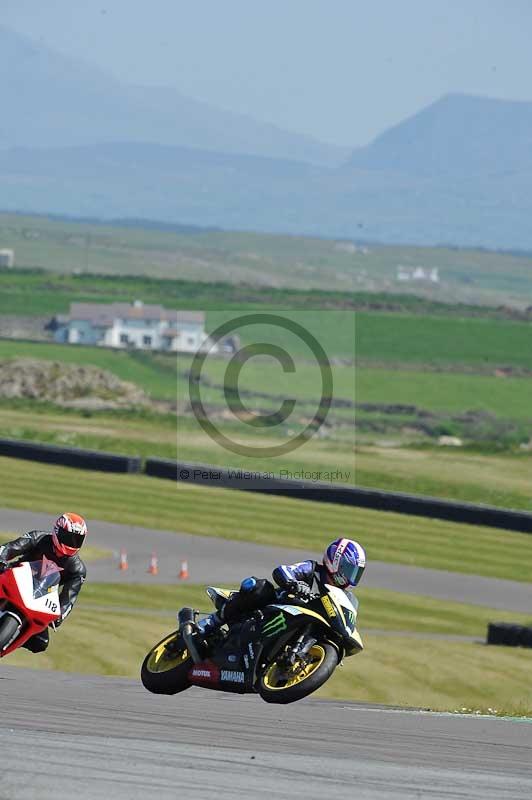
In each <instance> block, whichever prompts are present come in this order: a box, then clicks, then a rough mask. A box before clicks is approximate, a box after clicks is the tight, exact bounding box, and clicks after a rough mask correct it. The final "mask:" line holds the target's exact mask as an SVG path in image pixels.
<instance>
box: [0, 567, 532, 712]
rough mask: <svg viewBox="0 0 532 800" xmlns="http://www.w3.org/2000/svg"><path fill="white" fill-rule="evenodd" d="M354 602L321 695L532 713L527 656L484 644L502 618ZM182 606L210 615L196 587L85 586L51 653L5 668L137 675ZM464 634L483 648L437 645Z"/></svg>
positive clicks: (364, 595) (378, 596)
mask: <svg viewBox="0 0 532 800" xmlns="http://www.w3.org/2000/svg"><path fill="white" fill-rule="evenodd" d="M359 597H360V600H361V606H360V613H359V629H360V631H361V634H362V637H363V640H364V643H365V647H366V649H365V650H364V652H363V653H361V654H359V655H357V656H356V657H353V658H349V659H346V660H345V662H344V666H343V667H342V668H341V669H338V670H337V671H336V673H335V674H334V676H333V678H332V679H331V680H330V681H329V682H328V683H327V684H326V685H325V686H324V687H323V688H322V689H321V690H320V692H319V693H318V696H321V697H329V698H340V699H343V700H358V701H367V702H377V703H391V704H393V705H405V706H421V707H423V708H431V709H443V710H448V711H461V710H462V709H464V708H467V709H468V710H482V711H486V712H488V713H499V714H501V713H513V714H518V715H523V714H531V713H532V694H531V691H530V681H529V676H530V668H531V666H532V652H531V651H527V650H521V649H516V648H505V647H490V648H488V647H485V646H483V645H482V644H481V643H480V641H481V640H482V639H483V638H484V636H485V627H486V622H487V621H489V620H493V619H494V618H496V617H498V616H499V613H500V612H496V611H493V610H490V609H485V608H479V607H476V606H468V605H462V604H459V603H438V602H437V601H435V600H432V599H430V598H425V597H419V596H416V595H403V594H396V593H394V592H382V591H377V590H370V589H365V590H360V592H359ZM182 605H192V606H199V607H200V608H208V605H209V603H208V601H207V598H206V596H205V593H204V591H203V588H202V587H198V586H186V587H182V586H141V585H133V586H123V585H113V584H90V583H88V584H86V585H85V586H84V587H83V590H82V593H81V595H80V598H79V601H78V605H77V607H76V609H75V611H74V613H73V614H72V616H71V617H70V618H69V620H68V622H67V624H65V625H64V626H63V627H62V628H61V629H60V631H59V632H58V633H57V634H54V635H53V636H52V641H51V645H50V647H49V649H48V650H47V651H46V652H45V653H43V654H39V655H37V656H35V655H32V654H31V653H28V652H25V651H18V652H16V653H14V654H13V655H11V656H9V661H8V663H9V664H12V665H19V666H25V667H32V668H45V669H58V670H62V671H73V672H81V673H90V674H92V673H100V674H104V675H123V676H127V677H131V678H137V677H138V674H139V669H140V664H141V662H142V659H143V658H144V656H145V654H146V652H147V651H148V650H149V648H150V647H151V646H153V644H155V642H156V641H158V640H159V639H160V638H162V637H163V636H164V635H165V634H166V633H168V631H170V630H172V629H173V627H174V622H175V609H177V608H179V607H181V606H182ZM166 612H167V616H166ZM507 617H508V618H510V617H511V618H512V619H513V620H515V621H516V622H519V621H523V620H524V619H525V618H524V616H523V615H517V614H509V615H507ZM371 629H378V630H379V631H382V633H381V634H379V635H376V634H374V633H372V632H371ZM366 630H369V631H370V632H368V633H365V631H366ZM387 631H388V632H389V635H386V632H387ZM398 631H402V632H403V633H402V634H401V635H397V632H398ZM392 634H393V635H392ZM468 634H469V635H472V636H475V637H477V636H478V638H479V640H480V641H479V643H473V642H463V643H462V642H455V641H448V640H446V639H445V638H443V639H441V640H438V638H435V637H437V636H438V635H440V636H445V635H450V636H452V635H458V636H459V635H468ZM420 635H421V636H428V637H429V638H419V636H420ZM431 637H433V638H431ZM516 698H517V699H516ZM488 709H489V711H488Z"/></svg>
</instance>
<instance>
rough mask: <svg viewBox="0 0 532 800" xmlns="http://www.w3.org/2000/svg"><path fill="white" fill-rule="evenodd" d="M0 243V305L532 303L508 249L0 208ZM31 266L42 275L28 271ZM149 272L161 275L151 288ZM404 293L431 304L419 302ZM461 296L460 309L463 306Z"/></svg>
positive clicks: (18, 310) (529, 265) (36, 311)
mask: <svg viewBox="0 0 532 800" xmlns="http://www.w3.org/2000/svg"><path fill="white" fill-rule="evenodd" d="M44 200H45V198H43V202H44ZM4 247H6V248H13V249H14V250H15V257H16V264H17V267H20V268H21V269H20V270H19V269H16V270H3V271H2V270H0V312H1V313H4V314H22V315H27V314H32V315H42V314H44V313H46V312H47V311H48V310H50V311H51V312H52V311H59V310H64V309H66V308H68V303H69V300H70V299H71V297H72V295H73V293H74V294H77V295H79V296H80V297H82V298H84V299H85V300H98V298H99V297H104V296H107V295H108V296H109V298H110V299H113V298H115V299H124V300H130V299H131V297H132V296H135V297H142V298H144V299H145V300H146V301H148V300H150V301H151V302H156V303H163V304H164V303H166V302H167V301H168V300H169V298H170V297H171V298H174V297H175V298H176V300H177V298H179V302H180V303H181V304H185V306H186V307H189V305H188V304H189V303H190V302H198V303H199V304H200V305H199V307H200V308H202V307H205V305H207V306H209V307H213V306H216V305H218V307H225V306H226V305H227V304H229V305H233V304H234V303H235V302H237V303H240V304H245V303H253V302H260V303H265V302H269V303H270V304H271V305H273V306H283V305H285V306H288V307H295V308H300V307H305V305H310V306H311V307H318V308H335V307H336V308H346V307H349V308H353V307H356V308H359V309H360V308H373V309H379V308H380V309H382V310H400V309H401V308H411V309H413V310H417V312H418V313H424V312H426V311H427V310H429V311H431V310H432V311H436V312H437V313H439V314H447V313H450V309H449V308H448V307H442V305H441V304H442V303H452V304H456V303H459V304H460V306H461V308H459V309H458V310H457V311H456V313H458V315H462V316H463V315H464V314H465V315H470V314H472V313H473V308H472V306H479V305H480V304H484V305H491V306H499V305H502V304H504V305H511V306H513V307H519V308H523V309H526V308H527V307H528V306H530V305H532V257H531V256H526V257H525V256H518V255H515V254H513V255H512V254H510V253H498V252H486V251H479V250H461V249H458V248H428V247H407V246H397V245H396V246H382V245H376V244H371V245H367V246H366V245H355V244H353V243H352V242H349V241H345V240H327V239H317V238H310V237H302V236H273V235H271V234H259V233H243V232H231V231H219V230H218V231H216V230H210V231H208V230H203V231H202V230H193V229H183V227H182V226H175V229H172V228H171V227H170V226H168V227H165V226H162V229H161V228H159V227H157V225H156V224H155V223H153V224H150V225H148V226H147V227H142V226H141V225H140V224H139V225H136V226H135V225H132V224H126V223H125V222H119V221H118V222H116V223H114V224H104V223H95V222H89V221H83V220H67V219H50V218H47V217H45V216H42V217H30V216H25V215H17V214H0V248H4ZM35 267H38V268H42V269H45V270H46V271H47V272H46V273H45V274H43V275H39V274H34V273H33V272H30V271H29V270H28V268H31V269H33V268H35ZM400 268H402V269H406V270H410V274H412V272H413V271H414V270H416V269H419V268H422V269H423V271H424V272H423V274H424V275H425V276H426V275H427V273H429V272H431V273H432V271H433V270H436V271H437V276H438V281H437V282H434V281H431V280H427V279H426V277H425V279H412V280H408V281H404V280H399V279H398V278H399V270H400ZM51 272H53V273H62V275H52V274H50V273H51ZM89 273H99V274H100V275H101V276H106V277H101V278H97V277H96V276H95V275H94V274H92V275H91V274H89ZM126 275H128V276H130V277H128V278H124V277H122V278H121V277H120V276H126ZM134 276H136V277H134ZM155 278H164V279H166V281H165V282H164V283H162V284H161V285H158V284H157V281H154V280H153V279H155ZM213 282H216V285H213ZM291 289H298V290H299V293H296V292H293V291H290V290H291ZM353 289H355V291H356V297H355V303H354V304H353V298H352V292H353ZM316 290H320V294H319V295H318V294H317V293H316ZM323 291H325V292H326V295H325V296H322V294H321V293H322V292H323ZM335 292H342V293H344V295H343V296H334V293H335ZM393 295H400V299H399V300H398V297H394V296H393ZM414 295H415V296H418V297H421V298H427V299H428V300H429V301H430V303H431V304H433V303H436V304H438V305H437V307H430V308H429V307H428V306H427V305H426V304H425V302H423V303H420V302H419V301H415V298H414V297H413V296H414ZM464 304H469V306H471V307H470V308H468V309H467V311H465V310H464V308H463V305H464ZM453 313H455V312H453ZM479 313H483V312H481V310H480V309H479ZM502 313H503V315H504V314H505V313H509V312H504V311H503V312H502Z"/></svg>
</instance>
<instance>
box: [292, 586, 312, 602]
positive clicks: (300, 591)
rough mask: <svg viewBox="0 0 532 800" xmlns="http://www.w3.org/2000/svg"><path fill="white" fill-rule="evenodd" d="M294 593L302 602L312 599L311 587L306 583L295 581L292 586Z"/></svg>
mask: <svg viewBox="0 0 532 800" xmlns="http://www.w3.org/2000/svg"><path fill="white" fill-rule="evenodd" d="M292 591H293V593H294V594H295V595H297V597H300V598H301V599H302V600H309V599H310V586H309V585H308V583H305V581H295V582H294V583H293V584H292Z"/></svg>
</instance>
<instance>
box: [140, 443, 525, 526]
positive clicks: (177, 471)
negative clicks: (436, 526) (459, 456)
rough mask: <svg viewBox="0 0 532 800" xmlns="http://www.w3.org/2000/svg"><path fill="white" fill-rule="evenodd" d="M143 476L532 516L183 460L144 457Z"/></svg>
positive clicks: (518, 519)
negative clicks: (144, 470) (144, 474)
mask: <svg viewBox="0 0 532 800" xmlns="http://www.w3.org/2000/svg"><path fill="white" fill-rule="evenodd" d="M146 474H147V475H152V476H154V477H158V478H169V479H170V480H174V481H182V482H185V483H186V482H188V483H195V484H200V485H202V486H216V487H218V488H224V489H239V490H240V491H244V492H259V493H261V494H275V495H279V496H282V497H294V498H299V499H302V500H313V501H319V502H321V503H337V504H341V505H347V506H359V507H361V508H372V509H376V510H378V511H394V512H396V513H398V514H411V515H413V516H419V517H431V518H433V519H443V520H448V521H451V522H465V523H467V524H470V525H487V526H488V527H492V528H504V529H505V530H511V531H518V532H521V533H532V514H528V513H526V512H524V511H510V510H507V509H503V508H495V507H494V506H484V505H473V504H471V503H454V502H452V501H451V500H440V499H439V498H436V497H422V496H419V495H412V494H403V493H399V492H381V491H379V490H378V489H364V488H360V487H358V486H350V485H347V484H338V483H323V482H319V481H318V482H314V481H306V480H291V479H286V480H285V479H282V478H277V477H269V476H267V477H262V476H261V475H260V474H258V473H253V472H245V471H242V470H238V469H225V468H222V467H216V466H211V465H207V464H192V463H188V462H185V461H177V462H176V461H168V460H166V459H161V458H148V459H147V461H146Z"/></svg>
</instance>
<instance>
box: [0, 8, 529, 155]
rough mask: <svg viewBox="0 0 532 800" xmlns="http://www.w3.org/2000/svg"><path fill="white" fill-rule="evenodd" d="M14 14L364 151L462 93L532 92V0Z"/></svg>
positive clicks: (264, 116)
mask: <svg viewBox="0 0 532 800" xmlns="http://www.w3.org/2000/svg"><path fill="white" fill-rule="evenodd" d="M0 22H1V23H2V24H4V25H6V26H7V27H10V28H13V29H15V30H18V31H20V32H21V33H26V34H28V35H31V36H32V37H34V38H40V39H42V40H43V41H44V42H45V43H46V44H48V45H49V46H51V47H53V48H54V49H56V50H61V51H63V52H65V53H68V54H72V55H77V56H79V57H82V58H84V59H85V60H86V61H91V62H92V63H95V64H98V65H99V66H100V67H101V68H103V69H105V70H106V71H108V72H111V73H113V74H114V75H115V76H116V77H118V78H120V79H121V80H123V81H127V82H130V83H137V84H144V85H150V84H160V85H169V86H174V87H176V88H178V89H179V90H180V91H181V92H183V93H184V94H187V95H189V96H192V97H196V98H198V99H203V100H206V101H207V102H209V103H211V104H215V105H217V106H220V107H224V108H228V109H231V110H233V111H239V112H242V113H245V114H249V115H250V116H253V117H256V118H257V119H261V120H265V121H268V122H272V123H274V124H276V125H278V126H280V127H283V128H286V129H289V130H294V131H300V132H304V133H309V134H312V135H314V136H316V137H318V138H321V139H324V140H328V141H330V142H336V143H338V144H345V145H350V146H353V145H357V144H363V143H365V142H367V141H369V140H370V139H371V138H373V137H374V136H375V135H376V134H377V133H379V132H380V131H382V130H383V129H384V128H386V127H388V126H389V125H391V124H394V123H396V122H398V121H399V120H401V119H403V118H404V117H406V116H408V115H409V114H411V113H413V112H415V111H417V110H418V109H419V108H421V107H423V106H425V105H427V104H428V103H430V102H432V101H433V100H435V99H436V98H438V97H439V96H440V95H442V94H444V93H446V92H449V91H462V92H470V93H475V94H483V95H489V96H492V97H504V98H511V99H522V100H532V81H531V75H532V47H531V46H530V35H531V23H532V2H531V0H504V1H503V0H401V1H400V2H399V0H364V1H363V2H361V1H360V0H267V2H265V0H224V2H222V1H221V0H187V2H183V1H182V0H150V2H147V3H146V2H139V0H98V2H95V1H94V0H84V2H83V3H81V2H76V0H74V2H73V0H46V2H43V0H0Z"/></svg>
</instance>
